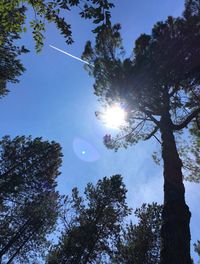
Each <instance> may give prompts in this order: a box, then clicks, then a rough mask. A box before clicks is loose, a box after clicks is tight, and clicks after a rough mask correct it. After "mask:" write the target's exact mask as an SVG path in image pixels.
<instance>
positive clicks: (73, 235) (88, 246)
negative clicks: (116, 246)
mask: <svg viewBox="0 0 200 264" xmlns="http://www.w3.org/2000/svg"><path fill="white" fill-rule="evenodd" d="M126 192H127V190H126V188H125V186H124V184H123V182H122V177H121V176H120V175H114V176H112V177H111V178H106V177H104V178H103V179H102V180H99V181H98V182H97V184H96V185H93V184H92V183H89V184H88V185H87V187H86V188H85V192H84V194H85V196H84V197H81V196H79V194H78V190H77V189H76V188H75V189H73V192H72V198H71V199H69V198H68V199H67V200H66V203H67V204H68V205H69V204H70V211H71V210H72V212H71V213H70V215H72V218H70V219H69V217H68V215H69V212H68V215H66V214H64V216H63V219H64V224H65V229H64V231H63V233H62V235H61V237H60V239H59V243H58V244H57V245H55V246H54V247H53V248H52V250H51V252H50V254H49V256H48V258H47V263H49V264H51V263H54V264H55V263H59V264H62V263H63V264H64V263H65V264H66V263H70V264H72V263H74V264H75V263H80V264H83V263H104V262H103V261H104V258H105V256H106V255H107V256H108V253H109V252H110V251H111V248H110V245H111V242H112V241H113V239H116V237H117V236H118V234H119V232H120V230H121V224H122V221H123V219H124V218H125V217H126V216H127V215H128V214H129V213H130V209H128V207H127V204H126V201H125V199H126Z"/></svg>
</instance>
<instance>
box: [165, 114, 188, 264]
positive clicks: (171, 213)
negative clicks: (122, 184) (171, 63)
mask: <svg viewBox="0 0 200 264" xmlns="http://www.w3.org/2000/svg"><path fill="white" fill-rule="evenodd" d="M160 131H161V137H162V158H163V161H164V208H163V225H162V230H161V238H162V248H161V264H191V263H192V262H191V257H190V228H189V223H190V217H191V213H190V211H189V208H188V206H187V205H186V203H185V188H184V185H183V175H182V171H181V169H182V161H181V159H180V157H179V154H178V151H177V148H176V143H175V139H174V135H173V128H172V121H171V116H170V114H169V111H166V113H165V114H164V115H163V116H162V118H161V121H160Z"/></svg>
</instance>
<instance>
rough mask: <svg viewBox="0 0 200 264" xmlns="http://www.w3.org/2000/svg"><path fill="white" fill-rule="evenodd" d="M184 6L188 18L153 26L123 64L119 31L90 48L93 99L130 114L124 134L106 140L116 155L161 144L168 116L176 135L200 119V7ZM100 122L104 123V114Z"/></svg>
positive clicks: (113, 29)
mask: <svg viewBox="0 0 200 264" xmlns="http://www.w3.org/2000/svg"><path fill="white" fill-rule="evenodd" d="M186 6H187V9H188V10H187V16H186V15H185V16H184V17H178V18H173V17H168V19H167V20H166V21H164V22H158V23H156V24H155V26H154V27H153V29H152V33H151V35H146V34H142V35H141V36H140V37H139V38H138V39H137V40H136V42H135V47H134V51H133V55H132V57H130V58H127V59H124V53H122V52H121V51H122V50H123V48H122V40H121V36H120V32H119V30H120V26H119V25H115V26H113V27H111V28H110V29H106V30H105V31H104V32H100V33H99V34H97V37H96V42H95V45H94V46H92V44H91V43H90V42H88V43H87V44H86V46H85V51H84V53H83V58H84V59H86V60H88V61H89V62H90V63H91V64H92V65H94V66H95V67H91V66H86V67H87V70H88V71H89V73H90V75H92V76H94V78H95V84H94V91H95V94H96V95H97V96H98V97H99V99H100V100H101V101H102V104H103V107H104V106H105V105H112V104H113V103H116V102H117V103H120V104H121V105H122V106H123V107H124V108H125V110H126V111H127V120H126V124H125V125H123V126H122V127H121V130H120V133H119V134H118V135H117V136H115V137H114V138H113V137H111V135H106V136H105V137H104V143H105V145H106V146H107V147H108V148H110V149H115V150H117V149H118V148H120V147H125V148H126V147H128V146H129V145H132V144H135V143H137V142H138V141H139V140H148V139H150V138H152V137H155V138H156V139H158V138H159V137H160V135H159V132H160V128H161V120H162V118H163V116H164V115H165V113H166V112H167V111H169V113H170V115H171V126H172V130H173V131H174V132H180V131H182V130H183V129H184V128H187V126H189V127H191V126H192V120H194V119H195V118H197V116H198V115H199V112H200V108H199V105H200V90H199V84H200V75H199V62H198V59H197V58H199V56H200V48H199V42H200V34H199V32H200V31H199V30H200V26H199V25H200V16H199V15H198V12H199V11H198V10H199V9H198V8H199V1H188V2H186ZM177 50H178V51H179V52H177ZM97 116H98V117H99V118H100V119H101V113H97ZM196 129H197V130H199V127H197V128H196ZM191 135H192V136H193V139H194V138H196V136H195V134H194V133H191ZM195 140H196V139H195ZM159 141H161V140H159ZM194 146H195V149H194V148H193V147H194ZM194 146H193V147H192V152H195V155H196V154H198V148H197V146H198V145H197V144H196V143H195V142H194ZM196 156H197V161H198V155H196ZM185 160H187V158H185ZM196 164H198V165H199V163H198V162H197V163H196ZM197 169H198V171H199V166H198V167H197ZM196 172H197V170H196ZM195 174H196V173H195ZM194 177H197V176H196V175H195V176H194ZM197 178H198V177H197Z"/></svg>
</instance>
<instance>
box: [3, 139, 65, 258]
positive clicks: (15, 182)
mask: <svg viewBox="0 0 200 264" xmlns="http://www.w3.org/2000/svg"><path fill="white" fill-rule="evenodd" d="M61 157H62V154H61V148H60V145H59V144H57V143H55V142H51V143H50V142H48V141H42V139H41V138H36V139H34V140H33V139H31V137H24V136H22V137H16V138H14V139H13V140H12V139H11V138H10V137H8V136H6V137H4V138H3V139H2V140H1V141H0V165H1V166H0V193H1V195H0V230H1V231H0V240H1V245H0V258H1V257H3V258H2V261H3V262H2V263H7V261H8V259H12V258H16V259H18V261H20V263H31V261H32V260H34V259H35V258H36V257H38V255H39V256H41V254H42V252H43V251H44V250H45V249H46V248H47V246H48V241H47V237H46V236H47V235H48V234H50V233H52V231H53V230H54V228H55V224H56V222H57V218H58V214H59V208H60V205H59V195H58V193H57V192H56V190H55V187H56V181H55V180H56V177H57V176H58V175H59V171H58V169H59V166H60V165H61ZM4 260H5V262H4Z"/></svg>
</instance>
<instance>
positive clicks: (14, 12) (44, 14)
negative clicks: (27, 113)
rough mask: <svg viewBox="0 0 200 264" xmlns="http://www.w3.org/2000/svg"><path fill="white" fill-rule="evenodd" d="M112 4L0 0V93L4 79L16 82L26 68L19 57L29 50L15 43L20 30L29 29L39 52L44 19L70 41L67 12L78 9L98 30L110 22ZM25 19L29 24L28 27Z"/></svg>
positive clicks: (3, 90) (73, 0)
mask: <svg viewBox="0 0 200 264" xmlns="http://www.w3.org/2000/svg"><path fill="white" fill-rule="evenodd" d="M113 6H114V5H113V4H112V3H110V2H109V1H108V0H102V1H97V0H89V1H82V0H53V1H45V0H41V1H35V0H25V1H24V0H2V1H1V2H0V58H1V62H0V96H3V95H6V93H7V92H8V89H6V84H7V82H16V81H17V77H18V76H20V75H21V74H22V73H23V72H24V70H25V69H24V67H23V65H22V63H21V61H20V59H19V58H18V57H19V55H20V54H21V53H23V52H28V50H27V49H25V47H24V46H22V47H18V46H16V40H17V39H20V38H21V36H22V33H24V32H25V31H26V30H30V29H31V30H32V33H33V38H34V40H35V48H36V51H37V52H39V51H40V50H41V48H42V46H43V41H44V32H45V24H46V21H47V22H50V23H54V24H55V25H56V27H57V28H58V29H59V30H60V32H61V34H62V35H63V36H64V38H65V39H66V43H67V44H72V42H73V39H72V30H71V25H70V24H69V23H68V21H67V18H66V17H67V12H69V11H71V10H72V9H77V10H78V13H79V15H80V16H81V17H82V18H85V19H91V20H92V22H93V23H94V24H96V28H95V29H94V30H93V31H94V32H98V31H99V30H101V28H102V27H104V26H105V25H108V24H109V23H110V11H109V10H110V8H112V7H113ZM80 10H81V11H80ZM31 12H33V18H31ZM27 20H28V22H29V25H30V26H29V27H28V28H27V27H26V25H27Z"/></svg>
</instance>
